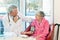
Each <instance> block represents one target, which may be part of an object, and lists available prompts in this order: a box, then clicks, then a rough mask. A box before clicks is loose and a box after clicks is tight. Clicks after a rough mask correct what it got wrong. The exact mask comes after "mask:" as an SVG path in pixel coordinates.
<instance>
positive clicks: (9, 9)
mask: <svg viewBox="0 0 60 40" xmlns="http://www.w3.org/2000/svg"><path fill="white" fill-rule="evenodd" d="M14 8H17V6H15V5H11V6H10V7H9V8H8V13H10V12H11V11H12V10H13V9H14Z"/></svg>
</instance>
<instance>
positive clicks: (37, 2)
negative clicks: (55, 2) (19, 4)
mask: <svg viewBox="0 0 60 40" xmlns="http://www.w3.org/2000/svg"><path fill="white" fill-rule="evenodd" d="M42 7H43V0H26V16H34V15H35V12H36V11H37V10H42Z"/></svg>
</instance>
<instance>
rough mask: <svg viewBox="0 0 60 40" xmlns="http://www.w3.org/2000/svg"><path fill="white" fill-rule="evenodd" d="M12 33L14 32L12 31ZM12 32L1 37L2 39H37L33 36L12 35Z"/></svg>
mask: <svg viewBox="0 0 60 40" xmlns="http://www.w3.org/2000/svg"><path fill="white" fill-rule="evenodd" d="M11 34H12V33H11ZM11 34H10V33H8V34H7V35H3V36H1V37H0V40H36V39H35V38H33V37H21V36H15V35H14V36H11Z"/></svg>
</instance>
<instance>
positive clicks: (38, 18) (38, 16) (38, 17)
mask: <svg viewBox="0 0 60 40" xmlns="http://www.w3.org/2000/svg"><path fill="white" fill-rule="evenodd" d="M35 18H36V19H37V20H41V19H42V18H43V17H42V16H41V15H40V14H39V13H37V14H36V16H35Z"/></svg>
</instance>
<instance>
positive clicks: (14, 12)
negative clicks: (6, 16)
mask: <svg viewBox="0 0 60 40" xmlns="http://www.w3.org/2000/svg"><path fill="white" fill-rule="evenodd" d="M17 13H18V11H17V8H14V9H13V10H12V12H11V13H10V15H11V16H16V15H17Z"/></svg>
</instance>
